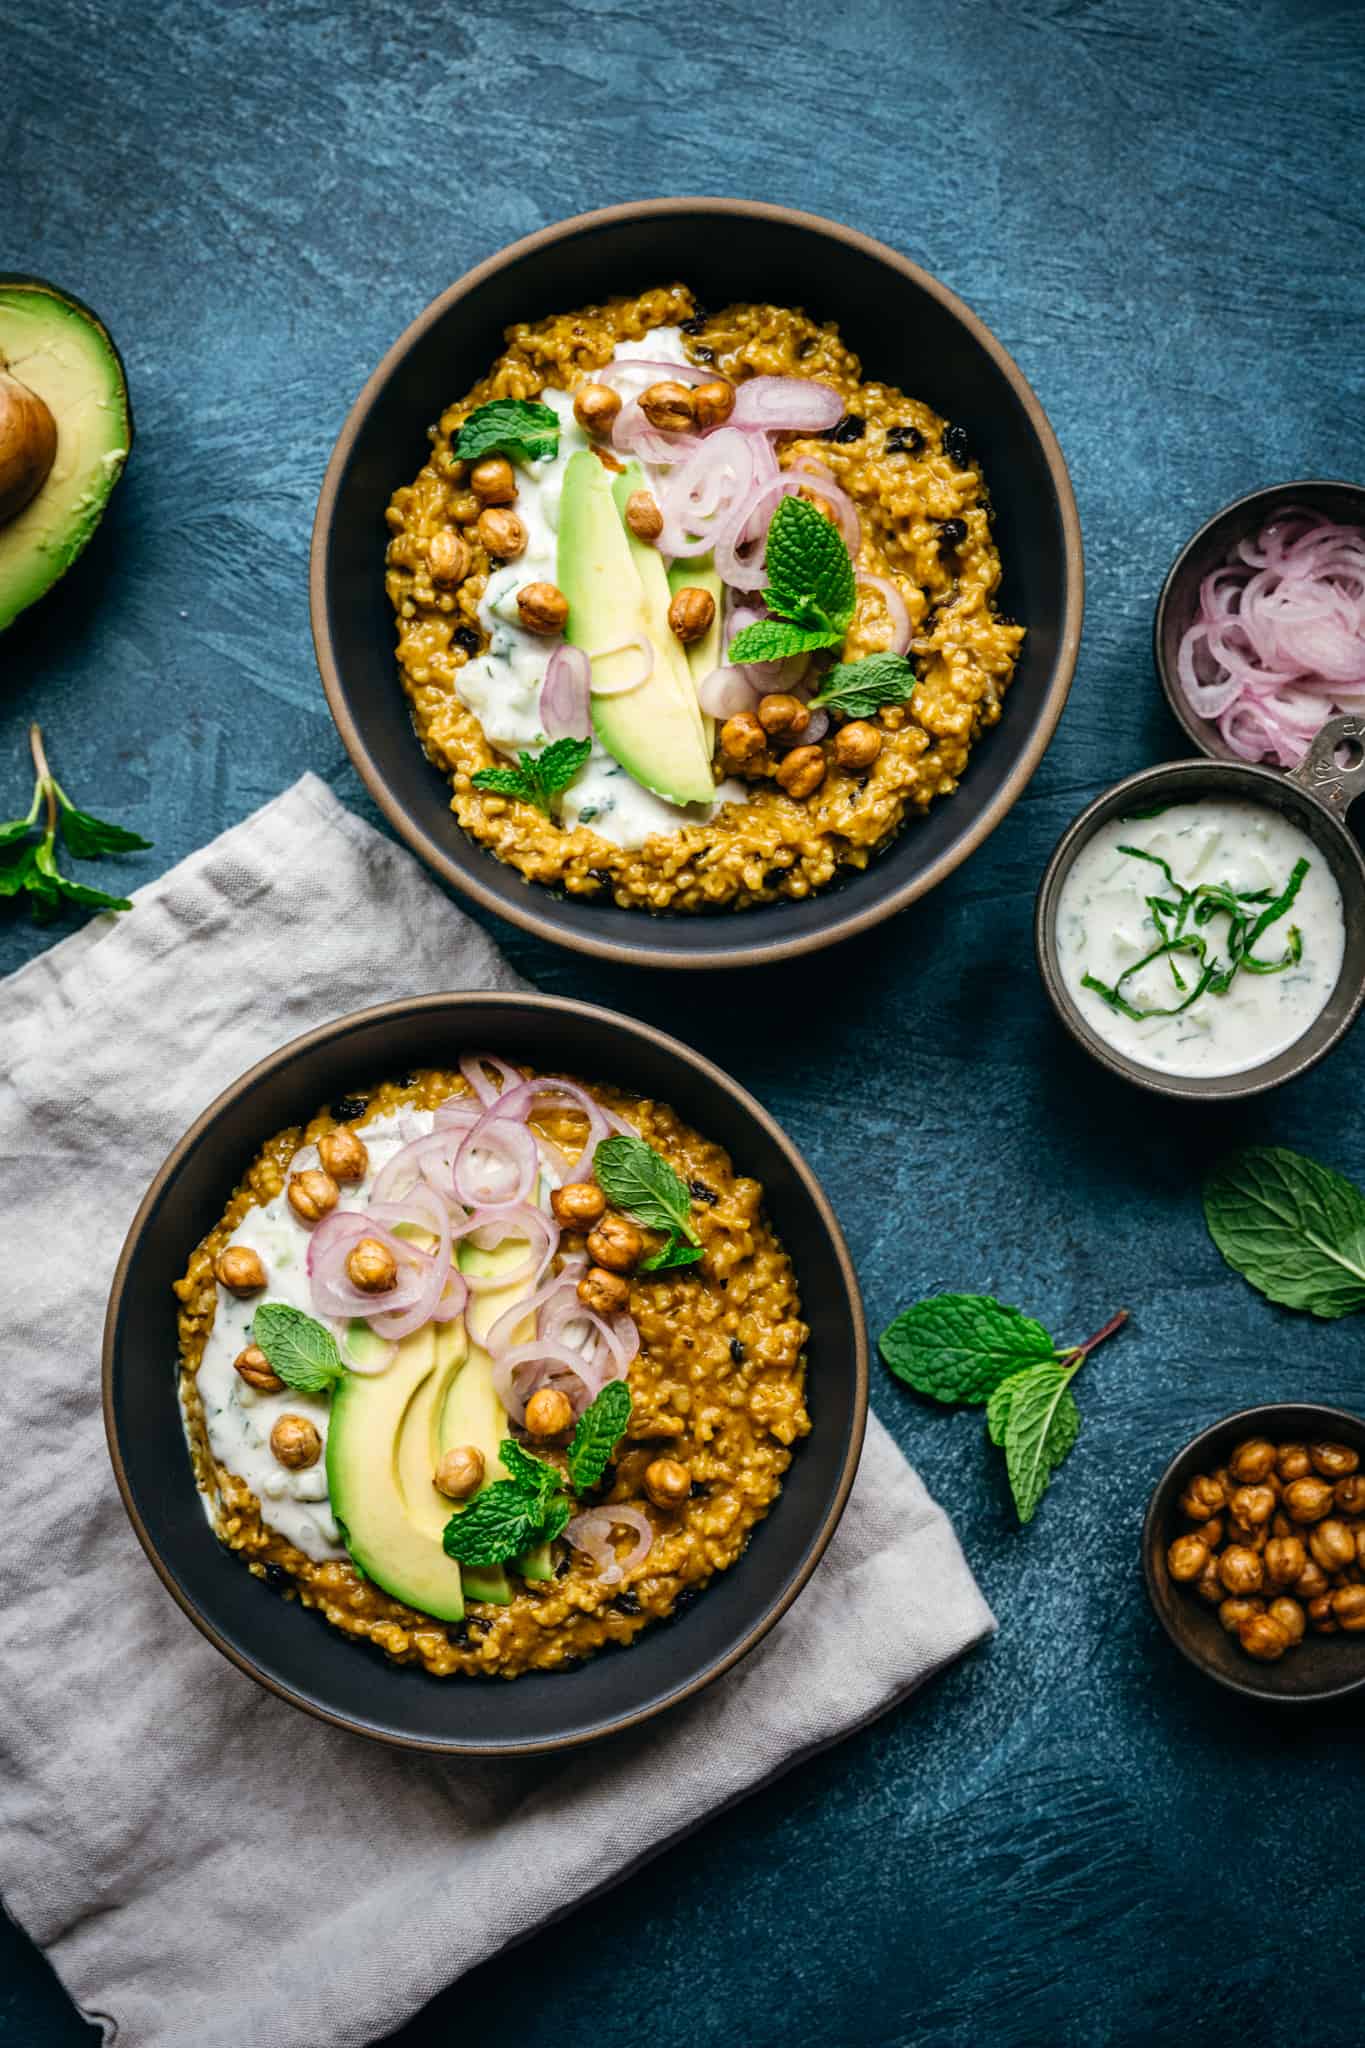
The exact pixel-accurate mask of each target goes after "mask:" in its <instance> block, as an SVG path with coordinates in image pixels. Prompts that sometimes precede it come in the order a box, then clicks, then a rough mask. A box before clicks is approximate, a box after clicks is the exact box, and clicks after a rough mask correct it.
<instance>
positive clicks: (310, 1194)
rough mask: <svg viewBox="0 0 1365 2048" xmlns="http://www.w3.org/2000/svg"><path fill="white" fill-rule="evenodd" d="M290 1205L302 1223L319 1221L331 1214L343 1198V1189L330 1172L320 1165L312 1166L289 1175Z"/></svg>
mask: <svg viewBox="0 0 1365 2048" xmlns="http://www.w3.org/2000/svg"><path fill="white" fill-rule="evenodd" d="M287 1192H288V1196H289V1206H290V1208H291V1209H292V1210H293V1212H294V1214H295V1215H296V1216H297V1217H298V1219H299V1222H300V1223H318V1222H320V1221H321V1219H322V1218H323V1217H324V1216H326V1215H329V1214H330V1212H331V1211H332V1210H333V1209H335V1207H336V1205H337V1203H338V1202H339V1201H340V1200H341V1189H340V1188H339V1187H338V1186H337V1184H336V1182H335V1181H334V1180H333V1179H332V1176H331V1174H330V1173H324V1172H323V1171H322V1168H321V1167H319V1166H310V1167H308V1168H307V1169H306V1170H305V1171H304V1172H303V1173H291V1174H290V1176H289V1187H288V1190H287Z"/></svg>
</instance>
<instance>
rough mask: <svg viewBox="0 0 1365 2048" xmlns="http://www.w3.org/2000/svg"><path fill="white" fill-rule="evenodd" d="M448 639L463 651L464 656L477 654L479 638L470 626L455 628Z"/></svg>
mask: <svg viewBox="0 0 1365 2048" xmlns="http://www.w3.org/2000/svg"><path fill="white" fill-rule="evenodd" d="M450 637H451V639H452V640H453V641H454V642H455V645H456V646H457V647H462V648H463V649H464V651H465V653H466V654H477V653H478V651H479V636H478V634H477V633H476V632H475V631H474V628H473V627H472V626H457V627H456V628H455V631H454V632H453V633H452V634H451V636H450Z"/></svg>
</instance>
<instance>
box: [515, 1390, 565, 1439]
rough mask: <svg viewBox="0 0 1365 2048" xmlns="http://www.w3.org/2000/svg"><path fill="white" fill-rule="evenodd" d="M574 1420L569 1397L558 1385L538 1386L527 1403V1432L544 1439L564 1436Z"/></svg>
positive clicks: (529, 1434)
mask: <svg viewBox="0 0 1365 2048" xmlns="http://www.w3.org/2000/svg"><path fill="white" fill-rule="evenodd" d="M572 1421H573V1409H572V1408H571V1407H570V1406H569V1397H568V1395H567V1394H564V1393H561V1392H560V1390H559V1388H558V1387H538V1388H537V1389H536V1391H535V1393H534V1394H532V1396H531V1398H530V1400H529V1401H528V1402H527V1403H526V1433H527V1435H528V1436H534V1437H540V1438H542V1439H545V1438H548V1437H552V1436H563V1434H564V1432H565V1430H566V1429H567V1428H568V1426H569V1424H570V1423H571V1422H572Z"/></svg>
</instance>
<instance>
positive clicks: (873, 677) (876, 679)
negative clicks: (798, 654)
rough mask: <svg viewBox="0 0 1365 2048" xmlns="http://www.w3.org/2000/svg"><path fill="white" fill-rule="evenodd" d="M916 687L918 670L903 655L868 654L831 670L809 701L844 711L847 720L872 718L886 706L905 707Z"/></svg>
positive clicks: (842, 663)
mask: <svg viewBox="0 0 1365 2048" xmlns="http://www.w3.org/2000/svg"><path fill="white" fill-rule="evenodd" d="M914 687H915V671H914V669H913V668H912V667H911V665H910V663H909V662H908V661H907V660H906V658H905V656H904V655H903V654H885V653H883V654H868V655H865V656H864V657H863V659H862V660H861V661H846V662H840V664H839V666H838V668H834V669H831V670H830V672H829V674H828V675H827V676H826V677H825V680H824V684H823V687H822V688H821V690H820V692H819V695H818V696H815V697H812V698H811V700H810V701H811V704H812V706H814V705H816V704H827V705H828V706H829V708H830V709H831V710H832V711H842V712H843V714H844V717H845V718H871V717H872V716H873V714H874V713H875V712H877V711H880V710H881V708H882V706H883V704H904V702H905V700H906V699H907V697H909V695H910V693H911V691H912V690H913V689H914Z"/></svg>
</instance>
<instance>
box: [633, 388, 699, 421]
mask: <svg viewBox="0 0 1365 2048" xmlns="http://www.w3.org/2000/svg"><path fill="white" fill-rule="evenodd" d="M640 410H641V412H642V413H643V414H644V416H645V418H646V419H647V420H648V421H649V424H650V425H651V427H657V428H658V430H659V432H660V433H661V434H685V433H686V432H687V430H688V428H689V427H690V426H692V425H693V423H694V421H695V420H696V417H697V408H696V403H695V401H694V399H693V397H692V390H691V386H690V385H687V384H679V383H678V382H677V381H676V380H675V379H674V378H672V377H665V378H664V379H663V380H662V382H660V383H658V384H651V385H650V386H649V389H648V390H647V391H642V392H641V393H640Z"/></svg>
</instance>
